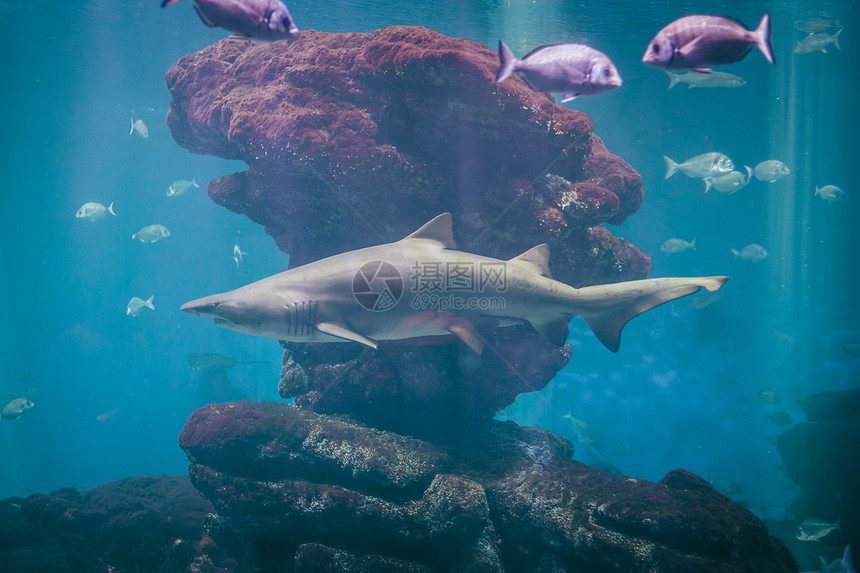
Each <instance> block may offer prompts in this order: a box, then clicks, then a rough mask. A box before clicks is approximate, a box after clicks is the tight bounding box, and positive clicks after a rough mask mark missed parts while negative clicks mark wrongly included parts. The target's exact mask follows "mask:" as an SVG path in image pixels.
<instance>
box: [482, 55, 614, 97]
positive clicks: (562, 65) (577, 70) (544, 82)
mask: <svg viewBox="0 0 860 573" xmlns="http://www.w3.org/2000/svg"><path fill="white" fill-rule="evenodd" d="M499 61H500V65H499V72H498V74H496V83H497V84H498V83H501V82H503V81H505V80H506V79H508V78H509V77H510V76H511V74H513V73H514V72H516V73H518V74H519V75H520V76H522V78H523V79H524V80H525V81H526V83H528V84H529V86H530V87H531V88H532V89H535V90H537V91H542V92H561V93H562V94H563V95H562V99H561V101H562V102H568V101H570V100H572V99H574V98H576V97H577V96H587V95H596V94H602V93H604V92H608V91H609V90H614V89H615V88H617V87H621V76H619V75H618V70H616V69H615V65H614V64H613V63H612V60H610V59H609V58H608V57H607V56H606V54H604V53H603V52H599V51H597V50H595V49H594V48H590V47H588V46H585V45H583V44H553V45H549V46H541V47H540V48H535V49H534V50H532V51H531V52H529V54H528V55H526V56H525V57H524V58H523V59H522V60H518V59H517V58H516V56H514V53H513V52H512V51H511V49H510V48H509V47H508V46H507V44H505V43H504V42H501V41H500V42H499Z"/></svg>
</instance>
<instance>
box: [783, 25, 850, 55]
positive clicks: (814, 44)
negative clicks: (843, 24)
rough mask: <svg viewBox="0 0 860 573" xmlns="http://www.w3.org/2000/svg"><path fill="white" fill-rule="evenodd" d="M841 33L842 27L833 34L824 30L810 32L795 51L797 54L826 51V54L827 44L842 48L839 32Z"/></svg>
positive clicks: (838, 48)
mask: <svg viewBox="0 0 860 573" xmlns="http://www.w3.org/2000/svg"><path fill="white" fill-rule="evenodd" d="M841 33H842V29H841V28H840V29H839V30H838V31H837V32H836V33H835V34H833V35H832V36H831V35H829V34H825V33H823V32H818V33H816V34H810V35H808V36H807V37H805V38H804V39H802V40H801V41H799V42H798V43H797V45H796V46H795V47H794V50H793V51H794V53H795V54H813V53H815V52H824V53H825V54H826V53H827V46H829V45H830V44H833V45H834V46H836V49H837V50H841V49H842V48H840V47H839V34H841Z"/></svg>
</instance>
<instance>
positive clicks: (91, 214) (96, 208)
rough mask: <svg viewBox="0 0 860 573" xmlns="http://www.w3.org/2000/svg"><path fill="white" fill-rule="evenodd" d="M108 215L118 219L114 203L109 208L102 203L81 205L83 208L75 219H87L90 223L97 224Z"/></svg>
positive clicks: (76, 214)
mask: <svg viewBox="0 0 860 573" xmlns="http://www.w3.org/2000/svg"><path fill="white" fill-rule="evenodd" d="M108 213H110V214H111V215H113V216H114V217H116V213H115V212H114V210H113V203H111V204H110V205H108V206H107V207H105V206H104V205H102V204H101V203H84V204H83V205H81V208H80V209H78V212H77V213H75V219H87V220H88V221H93V222H96V221H98V220H99V219H101V218H102V217H104V216H105V215H107V214H108Z"/></svg>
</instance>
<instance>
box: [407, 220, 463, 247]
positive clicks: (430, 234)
mask: <svg viewBox="0 0 860 573" xmlns="http://www.w3.org/2000/svg"><path fill="white" fill-rule="evenodd" d="M406 239H430V240H432V241H436V242H437V243H440V244H441V245H442V246H443V247H445V248H446V249H456V248H457V243H456V242H455V241H454V222H453V219H452V218H451V213H442V214H441V215H437V216H436V217H434V218H433V219H431V220H429V221H427V222H426V223H424V225H423V226H422V227H421V228H420V229H418V230H417V231H415V232H414V233H412V234H411V235H407V236H406V237H404V240H406Z"/></svg>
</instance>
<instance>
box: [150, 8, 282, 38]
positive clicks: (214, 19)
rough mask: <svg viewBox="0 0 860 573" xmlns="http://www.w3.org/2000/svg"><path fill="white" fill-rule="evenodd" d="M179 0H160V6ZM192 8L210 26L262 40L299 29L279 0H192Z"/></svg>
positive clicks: (279, 36)
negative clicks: (161, 0)
mask: <svg viewBox="0 0 860 573" xmlns="http://www.w3.org/2000/svg"><path fill="white" fill-rule="evenodd" d="M180 1H181V0H164V1H163V2H162V3H161V7H162V8H167V7H168V6H173V5H174V4H176V3H177V2H180ZM194 9H195V10H197V15H198V16H200V19H201V20H203V23H204V24H206V25H207V26H209V27H210V28H215V27H219V28H224V29H225V30H229V31H230V32H233V33H234V34H235V35H237V36H242V37H246V38H252V39H254V40H260V41H262V42H274V41H275V40H289V39H292V38H295V37H296V36H297V35H298V33H299V29H298V28H297V27H296V24H295V23H294V22H293V18H292V16H290V11H289V10H287V7H286V6H284V4H283V2H281V1H280V0H194Z"/></svg>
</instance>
